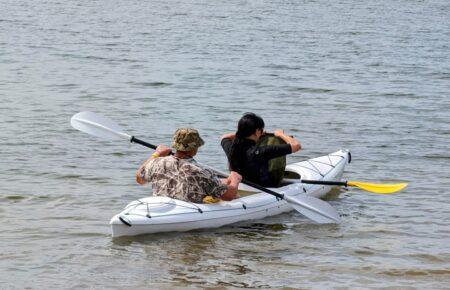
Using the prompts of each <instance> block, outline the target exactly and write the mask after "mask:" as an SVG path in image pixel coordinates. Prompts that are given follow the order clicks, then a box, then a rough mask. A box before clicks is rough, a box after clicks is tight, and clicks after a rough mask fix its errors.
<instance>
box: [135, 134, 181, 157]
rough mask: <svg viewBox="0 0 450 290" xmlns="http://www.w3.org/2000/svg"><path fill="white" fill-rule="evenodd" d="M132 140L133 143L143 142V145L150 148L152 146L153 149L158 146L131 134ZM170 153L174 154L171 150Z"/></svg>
mask: <svg viewBox="0 0 450 290" xmlns="http://www.w3.org/2000/svg"><path fill="white" fill-rule="evenodd" d="M130 142H131V143H137V144H141V145H144V146H145V147H148V148H151V149H156V148H157V147H158V146H156V145H153V144H150V143H147V142H145V141H142V140H141V139H138V138H136V137H134V136H131V139H130ZM169 155H173V152H170V153H169Z"/></svg>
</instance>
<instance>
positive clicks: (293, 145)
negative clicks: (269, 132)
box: [273, 130, 302, 153]
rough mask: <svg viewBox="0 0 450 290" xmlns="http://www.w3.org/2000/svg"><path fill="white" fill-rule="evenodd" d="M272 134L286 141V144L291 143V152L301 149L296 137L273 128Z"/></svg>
mask: <svg viewBox="0 0 450 290" xmlns="http://www.w3.org/2000/svg"><path fill="white" fill-rule="evenodd" d="M273 134H274V135H275V136H277V137H279V138H281V139H283V141H284V142H286V143H287V144H289V145H291V150H292V153H294V152H297V151H299V150H300V149H302V145H301V144H300V142H299V141H298V140H297V139H295V138H293V137H291V136H288V135H286V134H284V132H283V130H275V132H274V133H273Z"/></svg>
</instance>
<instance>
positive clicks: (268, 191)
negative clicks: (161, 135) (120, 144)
mask: <svg viewBox="0 0 450 290" xmlns="http://www.w3.org/2000/svg"><path fill="white" fill-rule="evenodd" d="M130 142H131V143H137V144H141V145H143V146H145V147H148V148H151V149H156V147H157V146H155V145H153V144H150V143H148V142H145V141H142V140H141V139H138V138H136V137H134V136H131V138H130ZM170 154H171V155H173V152H170ZM208 168H209V169H211V170H213V171H214V173H216V174H217V175H219V176H220V177H223V178H227V177H228V176H226V175H225V174H224V173H222V172H219V171H217V170H214V169H212V168H210V167H208ZM241 183H244V184H246V185H248V186H251V187H253V188H256V189H259V190H261V191H264V192H266V193H268V194H271V195H273V196H275V197H277V198H281V199H284V195H283V194H281V193H278V192H275V191H273V190H270V189H267V188H265V187H264V186H261V185H259V184H256V183H253V182H251V181H248V180H245V179H242V180H241Z"/></svg>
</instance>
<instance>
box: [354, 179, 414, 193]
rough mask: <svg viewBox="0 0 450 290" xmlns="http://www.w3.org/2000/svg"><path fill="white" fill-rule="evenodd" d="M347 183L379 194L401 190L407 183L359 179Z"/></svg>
mask: <svg viewBox="0 0 450 290" xmlns="http://www.w3.org/2000/svg"><path fill="white" fill-rule="evenodd" d="M347 185H348V186H356V187H359V188H361V189H364V190H367V191H370V192H375V193H379V194H390V193H394V192H397V191H400V190H402V189H403V188H405V187H406V186H407V185H408V183H393V184H376V183H366V182H359V181H349V182H347Z"/></svg>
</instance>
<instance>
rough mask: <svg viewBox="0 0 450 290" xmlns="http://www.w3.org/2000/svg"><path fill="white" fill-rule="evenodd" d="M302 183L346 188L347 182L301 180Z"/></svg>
mask: <svg viewBox="0 0 450 290" xmlns="http://www.w3.org/2000/svg"><path fill="white" fill-rule="evenodd" d="M301 182H302V183H306V184H321V185H336V186H347V185H348V184H347V181H328V180H307V179H302V180H301Z"/></svg>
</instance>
